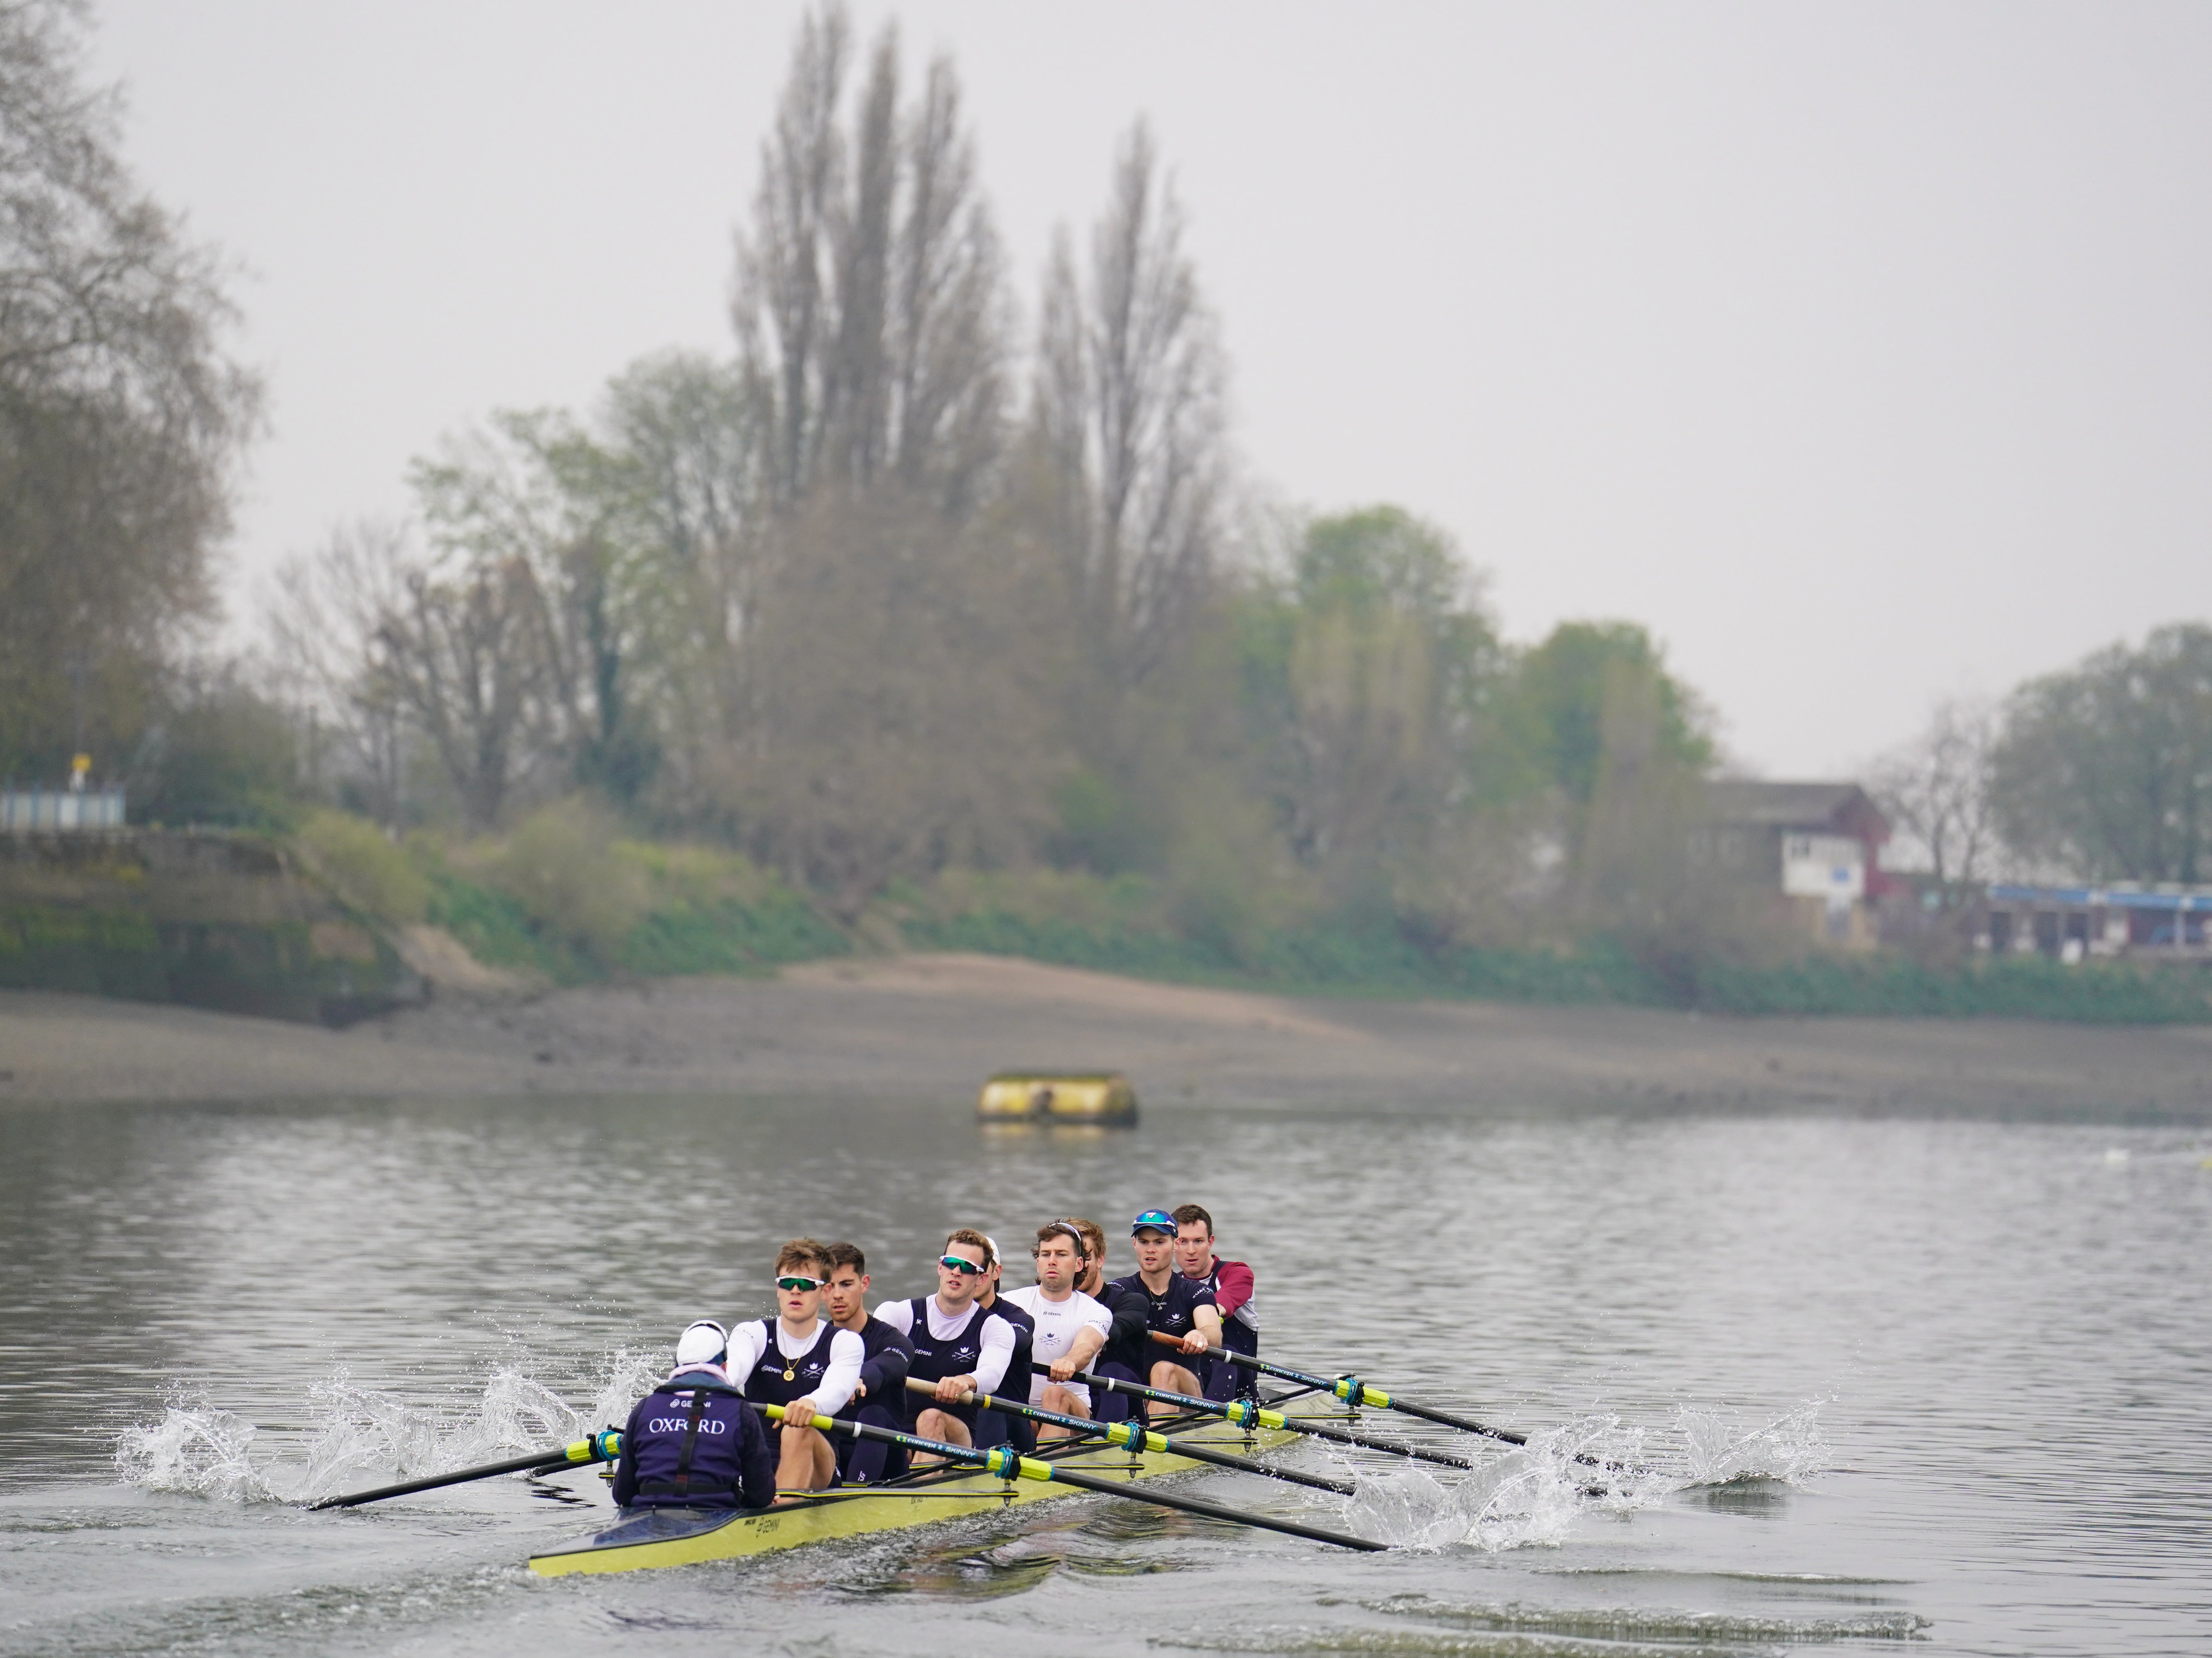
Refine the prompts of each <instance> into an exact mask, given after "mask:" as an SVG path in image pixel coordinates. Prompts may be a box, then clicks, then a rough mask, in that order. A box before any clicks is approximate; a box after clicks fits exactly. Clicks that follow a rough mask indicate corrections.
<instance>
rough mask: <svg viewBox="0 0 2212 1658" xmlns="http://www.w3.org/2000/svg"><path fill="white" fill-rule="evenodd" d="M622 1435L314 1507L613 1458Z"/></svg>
mask: <svg viewBox="0 0 2212 1658" xmlns="http://www.w3.org/2000/svg"><path fill="white" fill-rule="evenodd" d="M621 1449H622V1436H621V1435H620V1434H618V1433H611V1432H610V1433H597V1434H593V1435H592V1436H591V1437H590V1438H588V1439H580V1440H577V1441H576V1442H574V1444H570V1445H556V1446H555V1447H554V1448H552V1449H550V1450H542V1451H532V1452H531V1453H530V1454H529V1455H527V1456H510V1457H508V1458H507V1460H506V1461H504V1462H487V1463H485V1464H483V1467H475V1468H461V1469H458V1470H456V1471H455V1472H453V1473H434V1474H428V1475H426V1476H425V1477H423V1478H422V1479H403V1480H401V1481H400V1482H399V1483H398V1485H379V1486H378V1487H377V1488H376V1489H375V1490H374V1491H349V1492H348V1493H347V1494H346V1495H345V1496H343V1497H325V1498H324V1499H323V1500H322V1501H321V1502H319V1503H309V1504H307V1506H308V1507H309V1508H310V1509H350V1508H355V1507H357V1506H358V1505H359V1504H361V1503H377V1502H381V1501H382V1500H383V1499H384V1498H386V1497H409V1496H411V1495H413V1494H414V1493H415V1492H416V1491H436V1490H437V1489H438V1488H439V1487H440V1486H441V1485H466V1484H468V1482H469V1481H471V1479H492V1478H494V1477H495V1476H496V1475H499V1474H503V1473H530V1472H531V1471H532V1470H534V1469H538V1468H543V1467H549V1466H553V1467H558V1466H563V1465H568V1466H580V1465H583V1464H586V1463H591V1462H611V1461H614V1459H615V1458H616V1456H617V1455H620V1453H621Z"/></svg>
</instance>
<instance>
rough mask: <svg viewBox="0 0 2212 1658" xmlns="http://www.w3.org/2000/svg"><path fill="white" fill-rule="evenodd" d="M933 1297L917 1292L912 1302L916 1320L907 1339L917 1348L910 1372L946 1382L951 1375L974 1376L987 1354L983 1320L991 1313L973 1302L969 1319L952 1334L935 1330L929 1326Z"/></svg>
mask: <svg viewBox="0 0 2212 1658" xmlns="http://www.w3.org/2000/svg"><path fill="white" fill-rule="evenodd" d="M930 1300H931V1297H927V1296H916V1297H915V1298H914V1300H913V1301H912V1302H911V1303H909V1305H911V1307H912V1308H913V1309H914V1310H913V1312H912V1314H911V1315H910V1316H911V1317H912V1319H913V1322H912V1323H911V1324H910V1325H909V1326H908V1327H907V1333H906V1339H907V1343H908V1345H909V1346H911V1347H912V1348H913V1349H914V1357H912V1358H911V1359H909V1360H908V1361H907V1367H906V1373H907V1374H908V1376H914V1377H915V1378H917V1379H918V1380H920V1381H923V1382H942V1381H944V1380H945V1377H946V1376H973V1375H974V1374H975V1367H976V1365H977V1364H979V1363H981V1362H982V1358H983V1321H984V1320H985V1319H987V1318H988V1317H989V1316H990V1315H989V1314H987V1313H986V1312H985V1311H984V1310H983V1309H982V1308H981V1307H980V1306H977V1305H975V1303H969V1308H968V1321H967V1322H966V1323H964V1324H963V1325H962V1326H961V1327H959V1328H958V1329H957V1330H956V1331H954V1332H953V1333H951V1335H949V1336H939V1335H935V1334H933V1333H931V1331H930V1327H929V1303H930Z"/></svg>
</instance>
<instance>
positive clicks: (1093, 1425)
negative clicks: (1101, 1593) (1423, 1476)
mask: <svg viewBox="0 0 2212 1658" xmlns="http://www.w3.org/2000/svg"><path fill="white" fill-rule="evenodd" d="M906 1385H907V1386H908V1388H912V1389H913V1390H914V1391H915V1393H918V1394H931V1395H933V1396H934V1394H936V1392H937V1384H936V1383H935V1382H924V1381H922V1380H921V1379H920V1378H919V1377H916V1376H908V1378H907V1380H906ZM960 1402H961V1403H962V1404H963V1405H980V1406H982V1407H983V1408H984V1409H986V1410H991V1411H1004V1412H1007V1413H1008V1414H1009V1415H1012V1416H1025V1417H1027V1418H1029V1419H1030V1421H1032V1422H1049V1423H1051V1424H1053V1425H1054V1427H1056V1428H1071V1429H1073V1430H1074V1431H1075V1432H1076V1433H1077V1434H1078V1435H1079V1436H1083V1437H1085V1438H1089V1437H1092V1436H1096V1437H1097V1438H1100V1439H1103V1440H1104V1441H1105V1442H1107V1443H1108V1444H1109V1445H1126V1446H1127V1447H1128V1448H1130V1449H1131V1450H1133V1451H1160V1452H1163V1453H1164V1454H1165V1455H1169V1456H1187V1457H1188V1458H1189V1459H1190V1460H1191V1461H1194V1462H1206V1463H1211V1464H1212V1466H1213V1467H1217V1468H1234V1469H1236V1470H1237V1472H1238V1473H1260V1474H1265V1475H1267V1478H1268V1479H1287V1480H1288V1481H1290V1483H1291V1485H1310V1486H1312V1487H1313V1489H1314V1490H1316V1491H1334V1492H1335V1493H1336V1494H1337V1495H1338V1496H1339V1497H1356V1496H1357V1495H1358V1490H1359V1488H1358V1486H1356V1485H1353V1484H1352V1482H1351V1481H1350V1480H1348V1479H1323V1478H1322V1476H1321V1475H1319V1474H1316V1473H1299V1472H1298V1471H1297V1469H1295V1468H1271V1467H1268V1466H1267V1464H1266V1463H1265V1462H1255V1461H1253V1460H1252V1459H1251V1458H1250V1457H1249V1456H1232V1455H1230V1454H1229V1453H1228V1452H1227V1451H1217V1450H1212V1449H1210V1448H1207V1447H1206V1446H1204V1445H1194V1444H1192V1443H1191V1442H1189V1441H1188V1440H1183V1439H1170V1438H1169V1437H1168V1436H1166V1435H1165V1434H1156V1433H1152V1432H1148V1431H1147V1430H1145V1429H1143V1428H1140V1427H1139V1426H1138V1425H1137V1424H1135V1423H1133V1422H1093V1421H1091V1419H1090V1418H1087V1417H1080V1416H1062V1415H1061V1414H1060V1412H1058V1411H1048V1410H1046V1409H1045V1408H1044V1407H1043V1406H1039V1405H1027V1404H1020V1403H1017V1402H1016V1401H1015V1400H1011V1399H1001V1398H1000V1397H999V1395H998V1394H976V1393H965V1394H961V1395H960Z"/></svg>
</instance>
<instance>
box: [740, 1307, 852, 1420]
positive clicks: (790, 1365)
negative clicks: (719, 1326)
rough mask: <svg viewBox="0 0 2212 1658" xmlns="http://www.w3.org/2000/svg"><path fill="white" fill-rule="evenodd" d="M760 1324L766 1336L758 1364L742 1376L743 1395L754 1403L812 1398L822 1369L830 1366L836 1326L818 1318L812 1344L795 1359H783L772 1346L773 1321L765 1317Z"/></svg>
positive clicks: (779, 1351) (785, 1401) (774, 1326)
mask: <svg viewBox="0 0 2212 1658" xmlns="http://www.w3.org/2000/svg"><path fill="white" fill-rule="evenodd" d="M760 1326H761V1330H762V1333H763V1336H764V1337H765V1339H764V1341H763V1344H762V1350H761V1356H760V1363H757V1364H756V1365H754V1366H753V1368H752V1373H751V1374H750V1375H749V1376H746V1377H745V1397H746V1398H747V1399H750V1400H752V1402H753V1403H754V1404H756V1405H788V1404H790V1403H791V1401H792V1400H794V1399H811V1398H813V1397H814V1390H815V1388H816V1387H817V1386H818V1385H819V1383H820V1382H821V1381H822V1375H823V1371H825V1370H828V1369H829V1344H830V1343H831V1342H833V1341H835V1340H836V1339H837V1327H836V1325H834V1324H832V1323H831V1322H830V1321H829V1320H828V1319H826V1318H825V1319H823V1320H821V1321H819V1322H818V1323H817V1326H816V1328H815V1333H814V1345H812V1346H811V1347H809V1348H808V1349H807V1350H806V1351H805V1352H804V1353H801V1354H800V1355H799V1357H797V1358H786V1357H784V1356H783V1351H782V1350H781V1348H779V1347H778V1346H777V1345H775V1328H776V1321H775V1320H774V1319H772V1318H764V1319H763V1320H761V1321H760ZM787 1372H788V1375H787Z"/></svg>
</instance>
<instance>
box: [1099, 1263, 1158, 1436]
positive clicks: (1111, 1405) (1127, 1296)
mask: <svg viewBox="0 0 2212 1658" xmlns="http://www.w3.org/2000/svg"><path fill="white" fill-rule="evenodd" d="M1091 1299H1093V1300H1094V1301H1097V1302H1100V1303H1103V1304H1104V1306H1105V1308H1106V1310H1107V1311H1108V1312H1109V1313H1110V1314H1112V1315H1113V1318H1114V1322H1113V1325H1112V1327H1110V1328H1109V1330H1108V1331H1107V1333H1106V1345H1104V1346H1103V1347H1101V1348H1100V1349H1099V1350H1098V1357H1096V1358H1094V1359H1092V1360H1091V1375H1093V1376H1109V1377H1111V1378H1112V1379H1113V1380H1115V1381H1116V1382H1138V1383H1143V1382H1145V1381H1146V1379H1147V1378H1148V1377H1150V1376H1151V1375H1152V1360H1151V1359H1150V1358H1149V1357H1147V1358H1146V1360H1145V1361H1144V1370H1142V1372H1141V1373H1140V1372H1139V1371H1136V1370H1131V1369H1130V1368H1129V1366H1128V1364H1127V1363H1125V1362H1124V1361H1123V1360H1121V1359H1120V1358H1117V1357H1115V1354H1116V1353H1117V1352H1119V1351H1122V1350H1124V1349H1126V1348H1127V1346H1128V1345H1129V1344H1130V1343H1132V1342H1134V1343H1135V1344H1136V1345H1137V1346H1138V1347H1139V1348H1144V1347H1149V1346H1151V1345H1152V1344H1151V1343H1150V1342H1149V1341H1147V1340H1146V1339H1145V1332H1146V1329H1148V1328H1149V1327H1150V1326H1149V1325H1148V1324H1147V1322H1146V1321H1147V1320H1148V1319H1150V1318H1151V1316H1152V1297H1151V1295H1150V1294H1149V1293H1148V1292H1147V1291H1146V1289H1145V1287H1144V1286H1143V1285H1142V1284H1139V1285H1138V1286H1137V1288H1136V1289H1134V1290H1130V1289H1127V1288H1126V1287H1125V1283H1124V1280H1122V1279H1121V1278H1115V1279H1114V1280H1113V1281H1112V1282H1111V1283H1107V1284H1100V1285H1099V1286H1098V1292H1097V1295H1095V1296H1093V1297H1091ZM1131 1417H1134V1418H1136V1419H1137V1420H1138V1421H1139V1422H1142V1421H1143V1420H1144V1419H1145V1401H1144V1400H1141V1399H1138V1398H1134V1397H1133V1396H1132V1395H1130V1394H1117V1393H1115V1391H1114V1390H1113V1389H1112V1388H1092V1389H1091V1418H1092V1419H1093V1420H1094V1421H1098V1422H1126V1421H1127V1420H1128V1419H1129V1418H1131Z"/></svg>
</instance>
